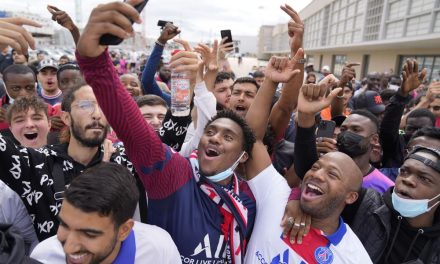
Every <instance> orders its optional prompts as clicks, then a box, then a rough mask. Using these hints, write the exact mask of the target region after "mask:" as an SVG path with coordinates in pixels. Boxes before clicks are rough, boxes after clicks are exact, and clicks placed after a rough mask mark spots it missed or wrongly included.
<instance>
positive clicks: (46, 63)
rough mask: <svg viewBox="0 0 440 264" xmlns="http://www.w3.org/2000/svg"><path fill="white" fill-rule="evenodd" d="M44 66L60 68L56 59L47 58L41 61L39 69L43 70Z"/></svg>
mask: <svg viewBox="0 0 440 264" xmlns="http://www.w3.org/2000/svg"><path fill="white" fill-rule="evenodd" d="M44 68H54V69H55V70H58V64H57V63H56V62H55V61H54V60H51V59H45V60H42V61H40V63H39V64H38V68H37V70H38V71H41V70H42V69H44Z"/></svg>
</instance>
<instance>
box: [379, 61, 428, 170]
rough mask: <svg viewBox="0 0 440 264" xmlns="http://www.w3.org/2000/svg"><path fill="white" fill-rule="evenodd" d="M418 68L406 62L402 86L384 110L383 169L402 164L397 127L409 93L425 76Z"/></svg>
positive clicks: (382, 124)
mask: <svg viewBox="0 0 440 264" xmlns="http://www.w3.org/2000/svg"><path fill="white" fill-rule="evenodd" d="M418 68H419V67H418V63H417V61H416V60H407V61H406V63H405V65H404V66H403V72H402V77H403V81H402V85H401V86H400V89H399V91H397V94H396V95H394V96H393V97H391V99H390V104H389V105H387V107H386V108H385V114H384V116H383V119H382V123H381V125H380V134H379V138H380V143H381V146H382V150H383V157H382V162H383V165H384V167H388V168H392V167H395V168H398V167H400V166H401V165H402V164H403V158H404V157H403V155H402V153H401V150H400V149H399V144H400V143H399V142H400V141H399V127H400V121H401V118H402V115H403V111H404V110H405V105H406V104H407V103H408V102H409V100H410V99H411V98H410V93H411V92H412V91H413V90H414V89H416V88H417V87H419V85H420V84H421V83H422V82H423V80H424V79H425V76H426V69H423V70H422V71H421V72H420V73H419V69H418Z"/></svg>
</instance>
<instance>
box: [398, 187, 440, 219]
mask: <svg viewBox="0 0 440 264" xmlns="http://www.w3.org/2000/svg"><path fill="white" fill-rule="evenodd" d="M438 197H440V194H438V195H437V196H435V197H434V198H432V199H420V200H416V199H405V198H402V197H399V196H397V194H396V188H394V190H393V193H392V194H391V201H392V203H393V207H394V209H396V211H397V212H399V213H400V214H401V215H402V216H403V217H409V218H413V217H417V216H419V215H421V214H424V213H426V212H429V211H430V210H431V209H432V208H433V207H434V206H436V205H437V204H439V203H440V201H438V202H436V203H435V204H434V205H433V206H431V207H428V203H429V202H431V201H433V200H435V199H437V198H438Z"/></svg>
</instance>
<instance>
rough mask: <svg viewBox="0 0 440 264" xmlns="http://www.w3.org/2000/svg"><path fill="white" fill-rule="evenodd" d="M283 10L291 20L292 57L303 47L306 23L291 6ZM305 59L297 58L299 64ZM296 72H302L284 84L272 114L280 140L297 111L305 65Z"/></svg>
mask: <svg viewBox="0 0 440 264" xmlns="http://www.w3.org/2000/svg"><path fill="white" fill-rule="evenodd" d="M281 9H282V10H283V11H284V12H285V13H286V14H288V15H289V16H290V18H291V20H290V21H289V23H288V34H289V45H290V56H291V57H294V56H295V54H297V52H298V51H299V49H300V48H301V47H302V43H303V35H304V23H303V21H302V20H301V18H300V17H299V15H298V13H297V12H296V11H295V10H294V9H293V8H292V7H290V6H289V5H287V4H286V5H285V6H281ZM303 58H304V52H302V53H300V55H299V56H297V62H299V61H300V60H302V59H303ZM295 70H299V71H300V72H299V73H298V74H296V75H295V77H294V78H292V79H291V80H290V81H288V82H286V83H285V84H284V88H283V92H282V93H281V96H280V99H279V100H278V102H276V103H275V105H274V107H273V109H272V112H271V114H270V119H269V123H270V124H271V126H272V129H273V130H274V132H275V137H276V138H280V137H281V136H282V135H283V134H284V131H285V130H286V128H287V126H288V125H289V121H290V117H291V116H292V113H293V111H294V110H295V109H296V105H297V102H298V93H299V90H300V88H301V85H302V82H303V79H304V63H297V64H295Z"/></svg>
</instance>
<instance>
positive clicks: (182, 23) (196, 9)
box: [0, 0, 311, 41]
mask: <svg viewBox="0 0 440 264" xmlns="http://www.w3.org/2000/svg"><path fill="white" fill-rule="evenodd" d="M11 2H12V3H11ZM14 2H15V3H14ZM107 2H111V0H82V12H81V16H82V19H83V23H84V24H85V23H86V22H87V20H88V17H89V15H90V12H91V11H92V9H93V8H94V7H95V6H97V5H98V4H102V3H107ZM310 2H311V0H303V1H297V3H295V5H293V7H294V8H296V9H297V10H300V9H302V8H303V7H304V6H306V5H307V4H308V3H310ZM284 3H285V0H271V1H267V0H222V1H212V0H195V1H194V0H193V1H181V0H150V1H149V2H148V4H147V5H146V7H145V9H144V12H145V14H144V15H143V18H144V23H146V25H145V26H144V27H136V28H137V29H139V30H141V29H142V28H145V31H146V32H145V33H146V35H147V36H149V37H155V38H156V37H158V36H159V34H160V31H159V28H158V27H157V26H156V25H157V20H159V19H161V20H169V21H173V22H175V24H176V25H178V26H179V27H180V28H181V29H182V36H184V38H187V39H188V40H190V41H202V40H204V41H205V40H209V39H212V38H216V37H217V38H219V37H220V30H222V29H231V30H232V33H233V35H253V36H255V35H257V34H258V30H259V28H260V26H261V25H262V24H276V23H284V22H287V21H288V19H289V17H288V16H287V15H286V14H284V12H283V11H281V10H280V8H279V6H280V5H281V4H284ZM47 4H53V5H55V6H57V7H59V8H60V9H62V10H65V11H67V12H68V13H69V14H70V15H71V16H72V17H73V18H74V17H75V1H74V0H51V1H49V0H21V1H10V0H0V6H1V8H0V9H8V8H12V9H14V10H21V11H26V10H27V11H29V12H34V13H39V14H41V15H42V16H44V17H47V18H50V14H49V12H47V10H46V5H47Z"/></svg>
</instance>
